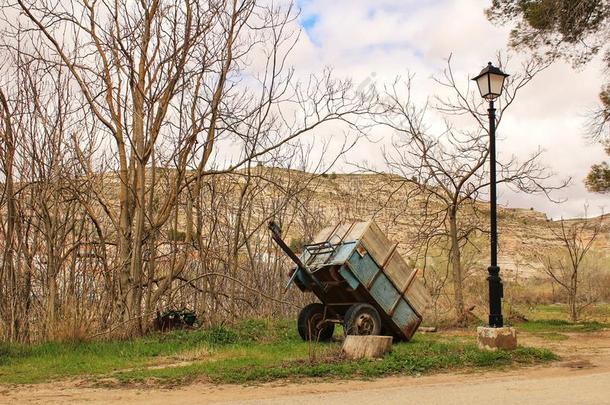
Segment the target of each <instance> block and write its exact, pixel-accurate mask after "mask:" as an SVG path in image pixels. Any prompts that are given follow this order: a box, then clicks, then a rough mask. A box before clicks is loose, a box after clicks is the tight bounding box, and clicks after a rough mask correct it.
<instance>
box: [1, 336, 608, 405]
mask: <svg viewBox="0 0 610 405" xmlns="http://www.w3.org/2000/svg"><path fill="white" fill-rule="evenodd" d="M565 335H567V336H568V337H569V338H568V339H566V340H562V341H549V340H546V339H543V338H541V337H537V336H535V335H531V334H520V335H519V340H520V343H521V344H526V345H534V346H539V347H548V348H550V349H552V350H553V351H554V352H555V353H557V354H559V355H560V356H561V357H562V360H561V361H559V362H556V363H553V364H551V365H545V366H536V367H528V368H516V369H510V370H506V371H493V372H485V373H483V372H464V373H445V374H435V375H427V376H421V377H388V378H383V379H378V380H372V381H357V380H353V381H340V382H329V381H324V382H315V381H314V382H311V381H309V382H304V383H292V382H291V383H286V382H276V383H270V384H262V385H256V386H238V385H220V386H219V385H210V384H203V383H198V384H193V385H189V386H184V387H177V388H173V389H159V388H121V389H109V388H92V387H88V386H87V385H86V384H84V383H82V382H78V381H68V382H61V383H53V384H37V385H30V386H0V403H2V404H4V403H7V404H8V403H11V404H23V403H33V404H59V403H86V404H102V403H104V404H107V403H121V404H140V403H146V404H162V405H168V404H312V403H315V402H320V401H323V402H324V403H330V404H349V405H357V404H376V403H383V404H384V405H389V404H406V403H413V404H444V403H451V404H478V403H481V404H489V403H490V402H492V403H493V405H499V404H504V403H506V404H508V403H510V404H515V403H517V404H518V403H524V404H525V403H527V404H596V405H597V404H610V330H605V331H600V332H594V333H565Z"/></svg>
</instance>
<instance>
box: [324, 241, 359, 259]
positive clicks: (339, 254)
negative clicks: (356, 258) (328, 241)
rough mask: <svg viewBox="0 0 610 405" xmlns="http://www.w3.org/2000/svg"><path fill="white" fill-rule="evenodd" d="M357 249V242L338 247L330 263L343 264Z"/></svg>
mask: <svg viewBox="0 0 610 405" xmlns="http://www.w3.org/2000/svg"><path fill="white" fill-rule="evenodd" d="M355 248H356V242H347V243H343V244H342V245H339V246H337V247H336V248H335V249H336V250H335V254H333V256H332V257H331V258H330V260H329V263H332V264H343V263H345V262H346V261H347V259H349V257H350V256H351V255H352V252H353V251H354V249H355Z"/></svg>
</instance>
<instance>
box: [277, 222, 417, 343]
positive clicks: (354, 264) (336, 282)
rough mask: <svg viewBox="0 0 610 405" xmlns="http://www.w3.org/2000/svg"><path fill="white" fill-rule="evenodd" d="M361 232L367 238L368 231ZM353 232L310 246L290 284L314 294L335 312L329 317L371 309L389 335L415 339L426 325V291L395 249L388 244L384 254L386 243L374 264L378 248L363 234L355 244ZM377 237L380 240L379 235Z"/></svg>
mask: <svg viewBox="0 0 610 405" xmlns="http://www.w3.org/2000/svg"><path fill="white" fill-rule="evenodd" d="M360 224H363V223H360ZM367 226H368V225H367ZM360 228H361V229H364V231H362V232H363V233H364V232H366V229H367V227H366V226H361V227H360ZM351 229H353V225H352V227H351V228H348V230H347V231H345V234H344V235H342V236H341V237H340V238H334V239H335V240H333V237H334V236H336V235H335V234H334V233H333V232H330V234H331V235H330V236H326V237H324V238H322V239H327V240H324V241H322V242H317V243H314V244H311V245H306V246H305V247H304V248H303V252H302V254H301V256H300V261H301V262H302V266H298V267H297V268H296V269H295V272H294V273H293V275H292V277H291V279H290V282H292V281H294V282H295V284H296V285H297V286H298V287H299V288H300V289H301V290H302V291H312V292H313V293H314V294H315V295H316V296H317V297H318V299H319V300H320V301H321V302H322V303H323V304H324V305H325V306H326V307H328V308H329V309H330V313H331V314H330V315H329V316H332V314H334V316H335V317H336V318H338V319H341V317H342V316H343V315H344V314H345V313H346V311H347V309H348V308H349V307H350V306H351V305H354V304H357V303H367V304H370V305H372V306H374V307H375V308H376V310H377V311H378V312H379V314H380V315H381V318H382V321H383V325H384V333H386V334H391V335H394V336H396V337H400V338H401V339H405V340H408V339H410V338H411V337H412V336H413V334H414V333H415V331H416V330H417V328H418V327H419V325H420V323H421V322H422V312H423V311H422V310H423V309H425V308H424V307H425V306H426V303H425V301H426V299H427V298H428V296H427V293H426V292H425V288H423V287H422V286H421V285H418V284H417V283H419V281H418V280H417V279H416V275H417V272H416V271H413V270H412V269H409V268H408V267H407V266H406V264H405V262H404V260H402V258H400V257H399V255H398V254H397V253H396V252H395V251H396V244H395V245H394V246H393V248H392V247H391V246H390V245H391V244H389V241H388V246H387V249H385V247H384V244H385V243H386V242H385V241H384V240H381V244H380V246H381V249H378V252H377V258H375V257H374V255H373V254H372V253H371V251H373V243H372V242H368V246H367V241H366V236H362V234H358V233H356V237H358V238H359V239H357V238H350V237H349V236H350V230H351ZM377 229H378V228H377ZM353 233H354V232H352V234H353ZM376 237H377V239H379V238H381V237H380V236H379V232H377V236H376ZM379 252H381V253H379ZM397 263H398V264H397ZM392 271H393V272H392ZM390 273H391V274H390ZM407 273H408V274H407ZM290 282H289V284H290ZM410 291H412V292H413V297H411V299H410V297H409V292H410ZM422 297H423V298H422ZM412 301H413V302H412ZM415 301H417V302H415ZM414 304H415V305H414Z"/></svg>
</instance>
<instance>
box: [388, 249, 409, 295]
mask: <svg viewBox="0 0 610 405" xmlns="http://www.w3.org/2000/svg"><path fill="white" fill-rule="evenodd" d="M384 270H385V272H386V274H387V275H388V277H389V278H391V279H392V281H393V282H394V284H396V287H398V290H399V291H401V292H404V291H405V290H406V288H407V284H408V282H409V277H410V276H411V273H412V272H413V269H411V268H410V267H409V266H408V265H407V262H405V260H404V259H403V258H402V256H401V255H400V254H398V253H394V254H393V255H392V257H391V258H390V260H388V263H386V265H385V268H384Z"/></svg>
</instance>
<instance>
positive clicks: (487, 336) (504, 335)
mask: <svg viewBox="0 0 610 405" xmlns="http://www.w3.org/2000/svg"><path fill="white" fill-rule="evenodd" d="M477 343H478V345H479V348H480V349H484V350H492V351H493V350H498V349H504V350H513V349H516V348H517V331H516V330H515V328H512V327H509V326H505V327H503V328H490V327H488V326H479V327H478V328H477Z"/></svg>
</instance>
